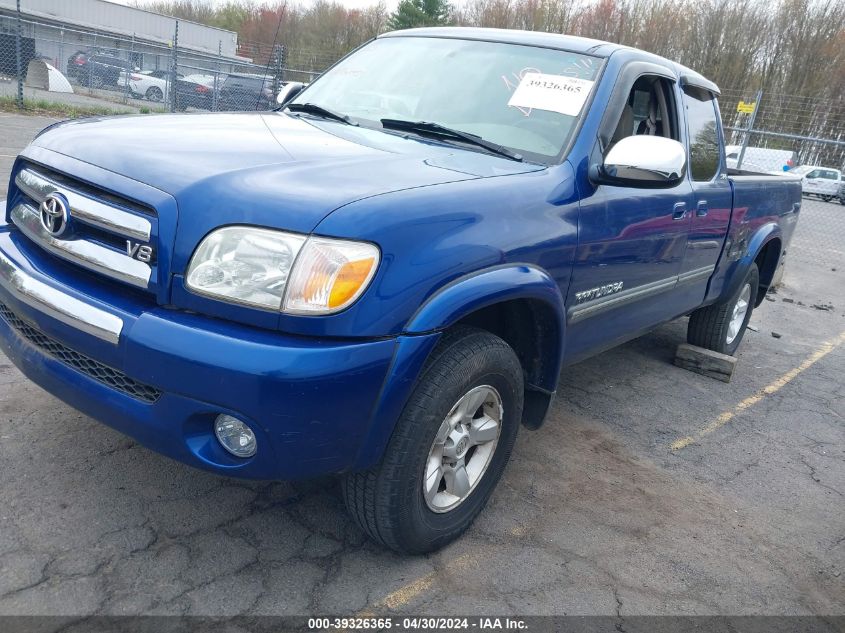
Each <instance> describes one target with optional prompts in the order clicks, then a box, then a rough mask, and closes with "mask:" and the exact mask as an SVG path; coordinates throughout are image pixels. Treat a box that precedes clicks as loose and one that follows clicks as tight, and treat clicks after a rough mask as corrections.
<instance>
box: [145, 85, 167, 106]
mask: <svg viewBox="0 0 845 633" xmlns="http://www.w3.org/2000/svg"><path fill="white" fill-rule="evenodd" d="M147 99H149V100H150V101H155V102H159V101H161V100H162V99H164V93H163V92H162V91H161V88H159V87H158V86H152V87H151V88H148V89H147Z"/></svg>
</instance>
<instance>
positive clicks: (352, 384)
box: [0, 203, 437, 479]
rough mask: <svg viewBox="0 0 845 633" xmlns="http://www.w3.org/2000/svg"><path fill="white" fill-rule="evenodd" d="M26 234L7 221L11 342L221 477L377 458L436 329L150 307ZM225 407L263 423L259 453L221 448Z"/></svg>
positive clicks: (53, 378) (1, 333) (14, 352)
mask: <svg viewBox="0 0 845 633" xmlns="http://www.w3.org/2000/svg"><path fill="white" fill-rule="evenodd" d="M0 205H2V203H0ZM23 239H25V238H22V236H20V235H19V234H18V233H17V232H14V231H12V232H8V231H0V303H2V306H0V348H2V350H3V351H4V352H5V353H6V355H7V356H8V357H9V358H10V359H11V360H12V362H14V364H15V365H17V366H18V368H20V370H21V371H22V372H23V373H24V374H25V375H26V376H27V377H29V378H30V379H31V380H33V381H34V382H36V383H37V384H39V385H40V386H42V387H43V388H44V389H46V390H47V391H49V392H50V393H52V394H53V395H55V396H57V397H58V398H61V399H62V400H64V401H65V402H67V403H68V404H70V405H71V406H73V407H75V408H76V409H79V410H80V411H82V412H84V413H86V414H87V415H89V416H91V417H93V418H95V419H97V420H99V421H101V422H103V423H105V424H107V425H109V426H111V427H113V428H115V429H117V430H118V431H120V432H122V433H125V434H126V435H129V436H131V437H133V438H135V439H136V440H137V441H138V442H140V443H141V444H143V445H145V446H147V447H149V448H151V449H152V450H155V451H157V452H160V453H162V454H165V455H168V456H170V457H172V458H174V459H177V460H179V461H182V462H185V463H187V464H190V465H192V466H196V467H199V468H203V469H206V470H211V471H214V472H218V473H221V474H227V475H231V476H238V477H245V478H253V479H298V478H303V477H310V476H317V475H323V474H329V473H337V472H342V471H346V470H350V469H354V468H364V467H367V466H369V465H370V464H371V463H372V462H373V461H374V460H377V459H378V458H379V456H380V454H381V451H382V450H383V448H384V445H385V444H386V442H387V440H388V439H389V436H390V433H391V432H392V428H393V424H394V423H395V420H396V418H397V416H398V415H399V413H400V412H401V408H402V406H404V402H405V400H406V398H407V395H408V393H409V392H410V390H411V388H412V387H413V383H414V381H415V379H416V375H417V373H418V372H419V370H420V368H421V367H422V363H423V362H424V359H425V357H426V356H427V354H428V352H429V351H430V349H431V348H432V347H433V345H434V343H435V342H436V339H437V336H436V335H433V336H417V337H398V338H391V339H383V340H368V341H356V342H348V341H336V340H331V339H306V338H299V337H291V336H286V335H283V334H279V333H275V332H270V331H267V330H262V329H258V328H251V327H248V326H242V325H239V324H235V323H230V322H227V321H224V320H219V319H213V318H208V317H203V316H199V315H195V314H188V313H185V312H182V311H176V310H169V309H166V308H163V307H159V306H155V305H152V304H144V303H143V300H142V299H141V298H138V297H137V296H134V295H132V294H131V293H128V294H127V295H126V296H116V295H115V292H116V290H115V287H114V286H107V285H102V284H96V283H87V282H83V281H82V280H80V282H79V283H74V284H73V286H70V285H67V284H63V283H62V282H63V279H62V271H63V268H62V267H63V266H64V265H63V264H57V263H56V262H53V261H52V259H51V258H50V257H49V256H47V255H43V254H40V253H30V252H29V250H28V249H27V248H26V243H25V242H22V241H21V240H23ZM53 266H56V267H57V268H55V269H53V268H51V267H53ZM45 341H46V342H45ZM67 350H70V351H69V352H68V351H67ZM79 358H81V359H82V360H81V361H79V360H78V359H79ZM91 367H94V370H91ZM101 367H105V368H106V370H103V371H100V369H99V368H101ZM104 372H105V373H104ZM108 372H112V373H111V374H108ZM107 374H108V375H107ZM114 376H117V377H118V378H117V379H114ZM121 376H123V377H125V381H124V379H123V378H121ZM122 381H123V382H122ZM126 381H129V382H128V383H127V382H126ZM126 384H130V385H131V384H140V385H142V386H143V387H145V388H146V387H149V388H150V389H151V391H148V392H141V391H138V390H137V389H134V388H126ZM139 393H143V394H144V396H143V397H139V395H138V394H139ZM220 413H228V414H230V415H234V416H236V417H238V418H240V419H242V420H244V421H245V422H247V423H248V424H249V425H250V426H251V427H252V429H253V431H254V432H255V434H256V436H257V439H258V451H257V452H256V454H255V455H254V456H253V457H251V458H248V459H239V458H236V457H233V456H231V455H230V454H228V453H227V452H226V451H224V450H223V448H222V447H221V446H220V445H219V443H218V442H217V440H216V438H215V437H214V434H213V430H212V423H213V420H214V418H215V417H216V416H217V415H219V414H220Z"/></svg>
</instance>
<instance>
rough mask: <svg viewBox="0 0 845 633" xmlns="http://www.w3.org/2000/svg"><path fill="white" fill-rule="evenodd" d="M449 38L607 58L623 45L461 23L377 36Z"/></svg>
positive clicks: (583, 38)
mask: <svg viewBox="0 0 845 633" xmlns="http://www.w3.org/2000/svg"><path fill="white" fill-rule="evenodd" d="M408 36H412V37H448V38H452V39H460V40H479V41H484V42H502V43H505V44H523V45H526V46H542V47H544V48H557V49H560V50H562V51H570V52H573V53H583V54H588V55H595V56H596V57H608V56H610V54H611V53H612V52H614V51H615V50H618V49H620V48H624V47H623V46H621V45H619V44H611V43H610V42H603V41H601V40H593V39H590V38H588V37H577V36H575V35H561V34H560V33H543V32H540V31H517V30H514V29H482V28H471V27H461V26H437V27H428V28H421V29H405V30H404V31H391V32H390V33H385V34H383V35H380V36H379V37H408Z"/></svg>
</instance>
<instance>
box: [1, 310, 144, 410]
mask: <svg viewBox="0 0 845 633" xmlns="http://www.w3.org/2000/svg"><path fill="white" fill-rule="evenodd" d="M0 317H2V318H3V320H4V321H6V323H8V324H9V326H11V327H12V328H14V329H15V330H16V331H17V332H18V334H20V335H21V336H23V337H24V338H25V339H26V340H27V341H29V342H30V343H32V344H33V345H35V346H36V347H37V348H38V349H40V350H41V351H43V352H44V353H45V354H49V355H50V356H52V357H53V358H55V359H56V360H58V361H60V362H61V363H64V364H65V365H67V366H68V367H72V368H74V369H76V370H77V371H79V372H82V373H83V374H85V375H86V376H89V377H91V378H93V379H94V380H97V381H98V382H101V383H103V384H104V385H107V386H109V387H111V388H113V389H117V390H118V391H121V392H123V393H125V394H126V395H128V396H131V397H133V398H136V399H138V400H141V401H143V402H147V403H150V404H152V403H153V402H156V401H157V400H158V399H159V398H160V397H161V391H160V390H159V389H156V388H155V387H151V386H149V385H145V384H144V383H141V382H138V381H137V380H134V379H132V378H130V377H129V376H127V375H126V374H124V373H123V372H122V371H118V370H117V369H113V368H112V367H109V366H108V365H104V364H103V363H101V362H99V361H96V360H94V359H93V358H89V357H88V356H86V355H85V354H82V353H80V352H77V351H76V350H73V349H71V348H69V347H67V346H66V345H63V344H62V343H59V342H58V341H56V340H54V339H52V338H50V337H49V336H47V335H46V334H44V333H43V332H41V330H38V329H37V328H35V327H33V326H32V325H30V324H29V323H27V322H26V321H24V320H22V319H20V318H19V317H18V316H17V315H16V314H15V313H14V312H12V311H11V310H10V309H9V308H8V307H7V306H6V305H5V304H3V303H0Z"/></svg>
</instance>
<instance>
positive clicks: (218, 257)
mask: <svg viewBox="0 0 845 633" xmlns="http://www.w3.org/2000/svg"><path fill="white" fill-rule="evenodd" d="M378 260H379V251H378V248H376V247H375V246H374V245H372V244H367V243H361V242H349V241H346V240H334V239H328V238H317V237H312V238H307V239H306V238H305V236H302V235H295V234H292V233H284V232H282V231H272V230H269V229H259V228H254V227H248V226H229V227H224V228H222V229H218V230H217V231H214V232H213V233H211V234H209V235H208V236H207V237H206V238H205V239H204V240H203V241H202V242H201V243H200V245H199V247H198V248H197V250H196V251H195V252H194V255H193V257H192V258H191V262H190V264H189V265H188V272H187V275H186V284H187V286H188V288H190V289H191V290H193V291H194V292H196V293H199V294H203V295H206V296H210V297H214V298H217V299H222V300H224V301H230V302H233V303H242V304H246V305H252V306H257V307H260V308H266V309H271V310H279V309H280V308H282V299H283V298H284V311H285V312H291V313H296V314H330V313H332V312H337V311H339V310H342V309H344V308H345V307H347V306H349V305H350V304H351V303H352V302H353V301H355V300H356V299H357V298H358V297H359V296H360V295H361V293H362V292H363V291H364V290H365V289H366V287H367V284H368V283H369V282H370V280H371V279H372V277H373V274H374V273H375V270H376V267H377V266H378ZM294 262H295V263H294Z"/></svg>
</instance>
